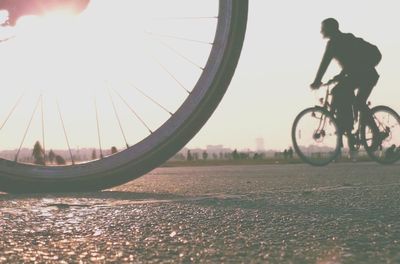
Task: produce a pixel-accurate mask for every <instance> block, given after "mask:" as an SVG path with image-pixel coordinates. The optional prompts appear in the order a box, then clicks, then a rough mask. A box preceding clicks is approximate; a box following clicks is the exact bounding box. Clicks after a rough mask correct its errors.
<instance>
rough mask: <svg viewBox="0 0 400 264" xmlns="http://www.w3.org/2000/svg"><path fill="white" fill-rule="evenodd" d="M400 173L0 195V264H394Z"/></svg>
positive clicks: (249, 176)
mask: <svg viewBox="0 0 400 264" xmlns="http://www.w3.org/2000/svg"><path fill="white" fill-rule="evenodd" d="M399 198H400V165H399V164H396V165H393V166H380V165H377V164H374V163H355V164H352V163H349V164H333V165H330V166H327V167H324V168H313V167H310V166H307V165H267V166H229V167H228V166H227V167H202V168H200V167H199V168H160V169H157V170H155V171H153V172H152V173H150V174H148V175H146V176H144V177H142V178H140V179H137V180H135V181H132V182H130V183H128V184H125V185H123V186H120V187H117V188H114V189H111V190H108V191H104V192H99V193H81V194H52V195H18V196H15V195H8V194H0V234H1V237H0V263H14V262H17V263H21V262H31V263H34V262H38V263H43V262H49V263H52V262H54V263H77V262H83V263H87V262H98V263H112V262H115V263H121V262H122V263H123V262H126V263H190V262H195V263H198V262H200V263H400V205H399V204H400V203H399V200H400V199H399Z"/></svg>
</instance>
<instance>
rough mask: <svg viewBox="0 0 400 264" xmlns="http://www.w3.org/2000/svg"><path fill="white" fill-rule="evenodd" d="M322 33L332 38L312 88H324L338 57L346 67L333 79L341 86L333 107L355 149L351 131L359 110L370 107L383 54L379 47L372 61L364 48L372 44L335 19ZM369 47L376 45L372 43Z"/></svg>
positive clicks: (335, 91)
mask: <svg viewBox="0 0 400 264" xmlns="http://www.w3.org/2000/svg"><path fill="white" fill-rule="evenodd" d="M321 34H322V36H323V38H327V39H329V41H328V43H327V45H326V49H325V53H324V56H323V58H322V61H321V64H320V66H319V69H318V72H317V75H316V77H315V80H314V82H313V83H312V84H311V85H310V87H311V88H312V89H318V88H320V86H321V85H322V82H321V80H322V77H323V76H324V74H325V72H326V70H327V68H328V66H329V64H330V62H331V61H332V59H335V60H336V61H337V62H338V63H339V65H340V66H341V67H342V71H341V72H340V73H339V74H338V75H337V76H335V77H334V78H333V80H335V81H337V85H336V86H335V87H334V88H333V89H332V96H333V98H332V106H333V108H334V109H335V111H336V115H337V119H338V126H339V132H340V133H341V135H344V134H347V136H348V142H349V147H350V150H354V144H353V137H352V134H351V131H352V130H353V124H354V119H357V118H358V116H357V113H358V111H360V113H363V112H365V111H367V110H368V109H369V108H368V105H367V99H368V97H369V96H370V94H371V92H372V89H373V88H374V86H375V85H376V84H377V82H378V79H379V74H378V72H377V71H376V69H375V66H376V64H378V63H379V61H380V58H381V57H380V56H381V55H380V53H379V50H378V49H376V50H377V53H378V55H377V57H378V58H377V59H372V60H375V61H373V62H370V61H368V56H369V54H366V53H365V52H362V51H365V50H366V49H364V48H363V45H364V44H363V43H367V44H369V43H368V42H365V41H363V40H362V39H360V38H356V37H355V36H354V35H353V34H351V33H343V32H341V31H340V30H339V23H338V22H337V20H335V19H334V18H327V19H325V20H324V21H322V25H321ZM364 46H365V45H364ZM369 46H373V45H372V44H369ZM374 47H375V48H376V46H374ZM356 90H357V93H356ZM361 118H363V115H361ZM366 118H367V117H366ZM372 123H373V124H374V122H372ZM340 138H341V137H340Z"/></svg>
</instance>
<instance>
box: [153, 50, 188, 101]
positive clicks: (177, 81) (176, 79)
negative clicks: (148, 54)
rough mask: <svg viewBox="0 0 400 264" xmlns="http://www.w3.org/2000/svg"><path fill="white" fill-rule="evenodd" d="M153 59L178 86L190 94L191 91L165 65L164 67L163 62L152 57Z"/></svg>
mask: <svg viewBox="0 0 400 264" xmlns="http://www.w3.org/2000/svg"><path fill="white" fill-rule="evenodd" d="M152 58H153V57H152ZM153 60H155V61H156V63H157V64H158V65H159V66H160V67H161V69H163V70H164V71H165V72H166V73H167V74H168V75H169V76H170V77H171V78H172V79H173V80H174V81H175V82H176V83H177V84H178V85H179V87H181V88H182V89H183V90H185V92H187V93H188V94H190V93H191V92H190V91H189V89H187V88H186V87H185V86H184V85H183V84H182V83H181V82H180V81H179V80H178V78H177V77H175V75H174V74H172V73H171V72H170V71H169V70H168V69H167V67H165V66H164V65H163V64H161V62H159V61H158V60H157V59H155V58H153Z"/></svg>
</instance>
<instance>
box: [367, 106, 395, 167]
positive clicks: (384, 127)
mask: <svg viewBox="0 0 400 264" xmlns="http://www.w3.org/2000/svg"><path fill="white" fill-rule="evenodd" d="M371 114H372V116H373V117H374V120H375V123H376V125H377V126H378V129H379V132H373V129H371V128H370V127H369V126H368V125H367V126H363V127H362V128H361V133H362V134H361V137H362V140H363V142H364V148H365V150H366V151H367V153H368V155H369V156H370V158H371V159H372V160H374V161H376V162H378V163H381V164H392V163H395V162H397V161H398V160H400V116H399V115H398V114H397V113H396V111H394V110H393V109H391V108H389V107H387V106H376V107H374V108H372V109H371Z"/></svg>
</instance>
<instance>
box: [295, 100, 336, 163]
mask: <svg viewBox="0 0 400 264" xmlns="http://www.w3.org/2000/svg"><path fill="white" fill-rule="evenodd" d="M314 112H321V113H322V114H323V115H325V116H327V117H328V118H329V119H330V120H331V122H332V125H333V126H334V127H335V129H336V146H335V148H334V152H333V153H332V154H331V156H329V157H328V158H327V159H326V160H320V159H315V160H314V159H311V158H309V157H308V156H307V155H305V153H304V152H303V151H302V146H300V145H299V144H298V142H297V126H298V124H299V122H300V120H302V118H303V117H304V116H305V115H306V114H308V113H314ZM291 136H292V142H293V148H294V150H295V151H296V153H297V155H298V156H299V157H300V159H301V160H303V161H304V162H305V163H308V164H310V165H312V166H317V167H320V166H326V165H328V164H329V163H331V162H332V161H333V160H335V159H336V158H337V157H338V156H339V154H340V144H339V136H338V133H337V124H336V120H335V118H334V117H333V115H332V114H331V113H330V112H328V111H327V110H326V109H324V108H322V107H319V106H315V107H310V108H307V109H304V110H303V111H301V112H300V113H299V114H298V115H297V117H296V118H295V120H294V122H293V125H292V133H291Z"/></svg>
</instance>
